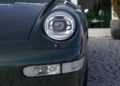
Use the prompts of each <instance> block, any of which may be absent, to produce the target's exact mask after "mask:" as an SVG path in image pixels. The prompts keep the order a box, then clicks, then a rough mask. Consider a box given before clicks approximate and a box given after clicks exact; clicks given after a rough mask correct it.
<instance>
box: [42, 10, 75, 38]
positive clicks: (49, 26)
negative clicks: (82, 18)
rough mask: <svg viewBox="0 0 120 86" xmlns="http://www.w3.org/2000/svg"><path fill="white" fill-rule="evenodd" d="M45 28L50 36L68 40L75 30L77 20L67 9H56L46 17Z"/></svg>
mask: <svg viewBox="0 0 120 86" xmlns="http://www.w3.org/2000/svg"><path fill="white" fill-rule="evenodd" d="M44 28H45V33H46V34H47V35H48V37H50V38H52V39H54V40H66V39H68V38H70V37H71V36H72V35H73V33H74V32H75V20H74V17H73V16H72V15H71V14H70V13H68V12H66V11H55V12H52V13H50V14H49V15H48V16H47V18H46V19H45V22H44Z"/></svg>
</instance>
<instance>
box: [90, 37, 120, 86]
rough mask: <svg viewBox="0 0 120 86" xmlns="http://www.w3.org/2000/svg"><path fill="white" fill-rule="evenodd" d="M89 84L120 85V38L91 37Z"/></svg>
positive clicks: (99, 85) (91, 85)
mask: <svg viewBox="0 0 120 86" xmlns="http://www.w3.org/2000/svg"><path fill="white" fill-rule="evenodd" d="M88 47H89V48H88V49H89V51H88V58H89V75H88V86H120V40H112V39H93V38H92V39H90V40H89V43H88Z"/></svg>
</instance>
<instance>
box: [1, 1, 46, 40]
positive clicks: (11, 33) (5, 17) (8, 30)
mask: <svg viewBox="0 0 120 86" xmlns="http://www.w3.org/2000/svg"><path fill="white" fill-rule="evenodd" d="M3 1H9V0H3ZM29 1H30V0H29ZM31 1H32V0H31ZM38 1H40V0H38ZM46 5H47V3H30V2H29V3H28V2H23V1H22V0H21V1H20V0H18V2H15V3H10V2H9V3H5V2H4V3H1V2H0V40H16V39H18V40H26V39H27V38H28V36H29V34H30V31H31V29H32V27H33V25H34V23H35V21H36V19H37V17H38V15H39V14H40V13H41V11H42V10H43V9H44V8H45V6H46Z"/></svg>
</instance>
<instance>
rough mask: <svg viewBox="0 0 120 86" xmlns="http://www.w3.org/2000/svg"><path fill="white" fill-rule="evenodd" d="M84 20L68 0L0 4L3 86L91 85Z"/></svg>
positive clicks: (17, 0)
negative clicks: (89, 81) (88, 78)
mask: <svg viewBox="0 0 120 86" xmlns="http://www.w3.org/2000/svg"><path fill="white" fill-rule="evenodd" d="M87 40H88V29H87V24H86V17H85V15H84V13H83V12H82V10H81V9H80V8H79V7H77V6H76V5H74V4H72V3H71V2H70V1H67V0H65V1H64V0H0V86H87V83H86V81H87V57H86V49H87Z"/></svg>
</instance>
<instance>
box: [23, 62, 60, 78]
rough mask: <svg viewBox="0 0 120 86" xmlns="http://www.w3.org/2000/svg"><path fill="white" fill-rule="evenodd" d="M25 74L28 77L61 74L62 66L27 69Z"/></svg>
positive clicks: (24, 71)
mask: <svg viewBox="0 0 120 86" xmlns="http://www.w3.org/2000/svg"><path fill="white" fill-rule="evenodd" d="M23 73H24V75H25V76H27V77H36V76H46V75H55V74H60V64H55V65H41V66H29V67H25V68H24V70H23Z"/></svg>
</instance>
